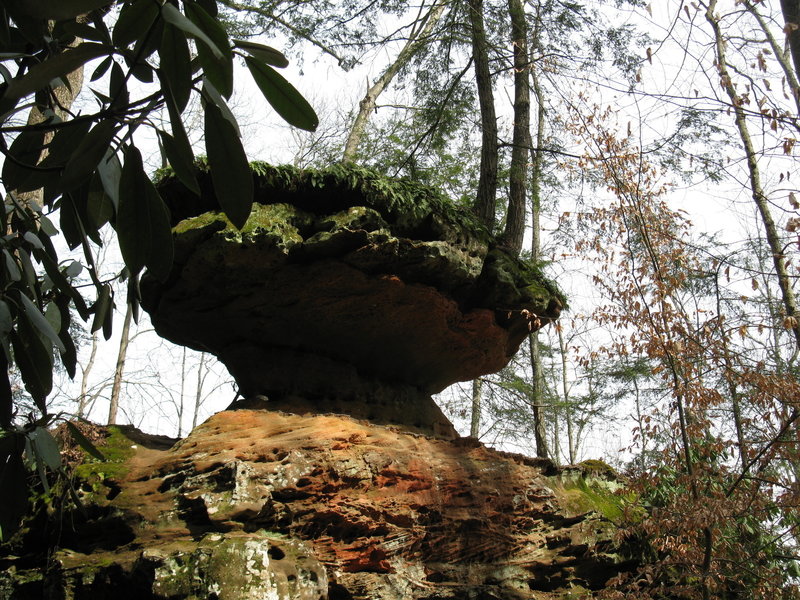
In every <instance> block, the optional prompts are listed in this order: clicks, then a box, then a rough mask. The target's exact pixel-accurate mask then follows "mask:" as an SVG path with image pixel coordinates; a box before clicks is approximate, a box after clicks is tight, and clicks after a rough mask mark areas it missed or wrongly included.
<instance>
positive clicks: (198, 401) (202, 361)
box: [192, 352, 206, 430]
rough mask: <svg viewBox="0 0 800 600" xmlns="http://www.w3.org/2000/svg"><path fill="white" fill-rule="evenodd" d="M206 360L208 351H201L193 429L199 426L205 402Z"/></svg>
mask: <svg viewBox="0 0 800 600" xmlns="http://www.w3.org/2000/svg"><path fill="white" fill-rule="evenodd" d="M205 362H206V353H205V352H201V353H200V364H199V365H197V389H196V390H195V396H194V412H193V414H192V430H194V428H195V427H197V416H198V414H199V413H200V405H201V404H202V403H203V383H204V382H205V379H206V376H205V373H204V372H203V367H204V366H205Z"/></svg>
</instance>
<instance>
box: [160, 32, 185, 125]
mask: <svg viewBox="0 0 800 600" xmlns="http://www.w3.org/2000/svg"><path fill="white" fill-rule="evenodd" d="M158 54H159V56H160V57H161V66H160V67H159V69H160V70H161V71H162V73H163V76H162V77H161V79H162V80H166V81H169V85H170V89H171V90H172V95H173V97H174V98H175V104H176V105H177V107H178V112H181V113H182V112H183V111H184V109H185V108H186V105H187V104H188V103H189V96H190V95H191V92H192V66H191V55H190V54H189V45H188V44H187V43H186V37H185V36H184V35H183V34H181V32H180V31H179V30H178V29H177V28H175V27H173V26H171V25H167V26H166V27H164V34H163V36H162V37H161V48H160V49H159V52H158Z"/></svg>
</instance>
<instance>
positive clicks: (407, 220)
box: [142, 163, 564, 397]
mask: <svg viewBox="0 0 800 600" xmlns="http://www.w3.org/2000/svg"><path fill="white" fill-rule="evenodd" d="M253 177H254V181H255V189H256V193H255V199H254V200H255V202H254V204H253V210H252V213H251V215H250V218H249V219H248V221H247V222H246V223H245V225H244V226H243V227H242V228H241V229H237V228H236V227H234V226H233V225H232V224H231V223H230V222H229V221H228V219H227V218H226V217H225V216H224V214H222V213H221V212H219V203H218V201H217V199H216V197H215V195H214V190H213V185H212V182H211V175H210V174H209V173H208V172H207V171H205V170H203V169H200V171H199V174H198V180H199V183H200V188H201V190H202V193H201V196H200V198H199V200H198V198H197V196H195V195H194V194H192V193H191V192H190V191H189V190H188V189H187V188H185V186H183V184H181V183H180V182H179V181H178V180H177V179H176V178H175V177H174V176H172V175H166V176H163V177H161V179H160V181H159V183H158V185H159V191H160V193H161V195H162V197H163V198H164V199H165V201H166V203H167V205H168V206H169V208H170V211H171V213H172V222H173V232H174V239H175V264H174V267H173V271H172V274H171V276H170V278H169V279H168V280H167V281H166V282H159V281H156V280H155V278H153V277H148V276H145V277H144V278H143V279H142V304H143V306H144V307H145V309H146V310H148V311H149V312H150V313H151V316H152V320H153V324H154V326H155V328H156V330H157V331H158V332H159V333H160V334H161V335H162V336H164V337H166V338H168V339H171V340H172V341H174V342H177V343H180V344H183V345H187V346H190V347H192V348H195V349H198V350H204V351H210V352H212V353H214V354H216V355H217V356H219V357H220V358H221V359H222V360H223V362H225V363H226V365H227V366H228V368H229V369H230V370H231V372H232V374H233V375H234V377H236V379H237V382H238V383H239V384H240V387H241V388H242V389H243V391H245V392H246V393H247V394H251V395H252V394H266V393H268V392H269V393H274V392H276V390H280V391H288V388H291V389H293V390H294V391H297V389H296V388H297V386H300V387H301V388H303V389H302V391H303V392H304V394H305V395H306V396H307V395H308V394H309V393H310V392H312V391H313V395H316V396H319V397H323V396H329V395H330V394H336V395H341V394H342V393H345V392H343V391H342V390H350V392H348V393H350V394H351V395H359V394H360V395H364V393H367V394H371V395H376V394H377V395H381V394H382V393H383V391H385V386H384V384H386V383H388V384H390V385H393V386H396V385H400V386H406V388H407V387H408V386H410V387H411V388H413V389H416V390H419V391H421V392H423V393H425V394H428V393H432V392H436V391H439V390H441V389H443V388H444V387H445V386H446V385H449V384H450V383H453V382H455V381H459V380H466V379H471V378H473V377H476V376H479V375H482V374H485V373H489V372H493V371H496V370H498V369H500V368H502V367H503V366H504V365H505V364H506V363H507V362H508V360H509V359H510V357H511V356H512V355H513V354H514V352H515V351H516V349H517V347H518V346H519V344H520V343H521V341H522V339H524V337H525V336H526V335H527V334H528V332H530V331H532V330H535V329H537V328H538V327H541V326H543V325H544V324H546V323H548V322H549V321H552V320H553V319H555V318H557V317H558V314H559V312H560V310H561V308H562V306H563V304H564V301H563V297H562V296H561V295H560V293H559V292H558V290H557V288H556V286H555V285H554V284H553V283H552V282H550V281H549V280H547V279H546V278H544V277H543V276H542V275H541V273H539V272H538V270H537V269H535V268H533V267H531V266H530V265H527V264H525V263H523V262H522V261H520V260H518V259H517V258H516V257H514V256H511V255H509V254H508V253H506V252H504V251H503V250H502V249H501V248H499V247H497V245H496V243H495V240H494V239H493V238H492V236H491V235H490V234H489V232H488V231H487V230H486V229H485V228H484V227H483V226H482V225H481V224H480V223H479V222H478V221H477V219H476V218H475V217H474V216H473V214H472V213H471V212H470V211H468V210H466V209H464V208H462V207H459V206H456V205H455V204H453V203H452V202H450V201H449V200H448V199H447V198H446V197H444V196H443V195H442V194H441V193H439V192H437V191H436V190H433V189H431V188H428V187H425V186H422V185H419V184H417V183H414V182H411V181H407V180H392V179H389V178H386V177H383V176H380V175H378V174H376V173H374V172H372V171H368V170H365V169H361V168H358V167H354V166H342V165H337V166H334V167H331V168H329V169H324V170H306V171H304V170H299V169H296V168H293V167H272V166H269V165H265V164H262V163H255V164H253ZM287 356H289V357H291V359H286V358H285V357H287ZM309 357H313V358H309ZM266 363H268V364H269V365H271V367H267V366H265V364H266ZM276 365H277V366H276ZM293 365H303V366H302V370H301V371H302V372H297V373H294V372H292V370H293V369H294V368H295V367H293ZM297 368H299V367H297ZM266 371H268V372H269V373H267V374H264V373H265V372H266ZM255 372H258V373H261V374H260V375H258V376H255V375H253V373H255ZM323 373H324V374H323ZM334 373H335V375H334ZM365 378H367V379H370V380H371V381H372V382H373V383H371V384H370V385H369V386H367V388H365V387H364V385H363V382H364V379H365ZM375 382H379V383H377V384H376V383H375ZM376 385H379V387H381V390H383V391H381V392H380V393H378V392H377V391H376V387H375V386H376ZM309 386H310V387H309ZM326 386H328V387H331V389H328V390H326V389H325V388H326ZM367 390H369V391H367ZM401 395H402V396H403V397H408V395H409V391H408V389H404V391H403V392H402V394H401ZM412 395H413V394H412Z"/></svg>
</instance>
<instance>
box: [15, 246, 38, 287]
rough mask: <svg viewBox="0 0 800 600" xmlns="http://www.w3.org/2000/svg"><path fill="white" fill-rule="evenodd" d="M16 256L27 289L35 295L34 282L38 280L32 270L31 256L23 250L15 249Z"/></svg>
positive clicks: (34, 270) (34, 271)
mask: <svg viewBox="0 0 800 600" xmlns="http://www.w3.org/2000/svg"><path fill="white" fill-rule="evenodd" d="M17 256H18V257H19V262H20V264H21V265H22V274H23V275H24V276H25V281H26V283H27V284H28V289H29V290H31V292H33V293H34V294H36V293H37V292H36V282H37V280H38V275H37V274H36V269H34V268H33V262H31V256H30V254H28V252H27V250H25V249H24V248H17Z"/></svg>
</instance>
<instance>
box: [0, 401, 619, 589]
mask: <svg viewBox="0 0 800 600" xmlns="http://www.w3.org/2000/svg"><path fill="white" fill-rule="evenodd" d="M145 441H146V440H145ZM135 446H136V448H135V449H134V450H133V451H132V453H131V455H130V456H129V457H128V458H125V459H123V462H122V463H118V464H116V465H104V464H96V465H94V466H93V467H92V468H93V471H92V472H93V473H103V472H105V471H108V472H114V473H116V475H115V477H113V478H101V479H99V480H97V479H91V478H89V479H86V480H85V481H86V482H87V483H86V484H85V485H84V486H82V488H81V489H82V493H83V495H84V498H85V501H86V503H87V505H88V506H87V508H88V510H89V513H90V514H92V515H95V517H94V518H93V519H90V520H89V521H88V522H87V521H82V520H81V518H80V516H79V515H78V514H77V513H76V514H75V515H70V516H69V518H67V519H65V520H63V521H62V525H60V527H61V529H62V530H63V531H64V532H65V533H68V535H64V536H63V537H62V539H61V543H60V544H59V548H60V549H59V550H58V551H57V552H55V554H54V555H53V556H52V561H51V562H49V563H48V562H47V557H46V556H44V555H36V554H35V552H32V551H30V550H29V551H28V552H27V553H26V552H25V551H20V553H19V555H18V556H17V557H16V558H15V557H11V558H9V557H6V558H5V559H2V560H0V567H1V568H0V572H2V574H0V599H3V600H5V599H11V598H13V599H15V600H17V599H19V600H22V599H28V598H30V599H33V598H35V599H36V600H41V599H48V600H49V599H51V598H52V599H55V598H59V599H60V598H70V599H73V600H83V599H91V600H97V599H98V598H99V599H103V598H114V599H115V600H118V599H126V598H137V599H140V600H147V599H151V598H153V599H155V598H158V599H170V600H183V599H187V600H188V599H193V598H198V599H199V598H219V599H221V600H240V599H241V600H245V599H248V600H249V599H250V598H270V599H275V600H289V599H292V600H306V599H308V600H311V599H313V600H318V599H319V600H325V599H329V600H342V599H351V600H379V599H380V600H423V599H426V600H432V599H442V600H444V599H449V600H456V599H476V600H477V599H481V600H491V599H497V600H500V599H502V600H522V599H527V600H534V599H537V600H543V599H555V598H560V599H563V598H591V597H592V596H593V592H594V591H595V590H598V589H601V588H602V587H603V586H604V584H605V583H606V581H607V580H608V579H609V578H611V577H612V576H614V575H615V574H616V573H618V572H619V571H620V570H623V569H627V568H630V567H631V566H632V565H631V563H630V562H628V561H626V560H625V559H624V558H623V557H622V556H621V555H620V552H619V550H618V549H617V548H616V547H615V545H614V543H613V541H612V540H613V536H614V533H615V532H616V526H615V525H614V524H613V522H612V520H610V519H612V518H615V516H616V514H617V513H618V511H619V507H620V498H619V497H617V496H614V495H613V494H612V493H610V492H609V491H608V489H607V487H606V486H607V484H605V483H604V482H603V481H600V480H595V479H592V478H587V476H586V474H585V472H581V471H578V470H575V469H573V470H568V471H564V472H560V471H559V470H557V469H555V468H554V467H553V466H552V465H551V464H550V463H548V462H546V461H537V460H532V459H525V458H523V457H519V456H511V455H504V454H501V453H498V452H495V451H491V450H488V449H486V448H484V447H483V446H481V445H480V444H479V443H477V442H476V441H474V440H469V439H467V440H459V441H448V440H443V439H439V438H433V437H428V436H424V435H412V434H409V433H407V432H403V431H401V430H399V429H398V428H393V427H386V426H379V425H374V424H371V423H369V422H367V421H358V420H355V419H353V418H351V417H347V416H337V415H316V416H309V417H301V416H297V415H292V414H286V413H282V412H269V411H263V410H232V411H224V412H222V413H219V414H217V415H215V416H214V417H212V418H211V419H209V420H208V421H207V422H206V423H204V424H203V425H201V426H200V427H198V428H197V429H196V430H195V431H194V432H192V434H191V435H190V436H189V437H188V438H186V439H184V440H182V441H180V442H179V443H177V444H176V445H175V446H173V447H172V448H171V449H168V450H164V449H162V448H161V447H154V448H152V449H151V448H147V447H145V446H144V445H143V444H142V438H139V441H138V442H137V443H136V444H135ZM90 479H91V481H92V482H93V483H91V484H90V483H89V480H90ZM112 516H113V519H114V520H115V522H116V526H115V528H114V529H113V530H112V529H110V528H109V533H108V535H106V536H105V538H99V537H97V536H96V535H94V534H93V533H92V532H93V531H96V530H97V522H101V523H104V524H105V526H106V527H107V526H108V523H109V520H108V519H109V518H110V517H112ZM101 517H104V518H105V520H102V518H101ZM95 521H97V522H95ZM71 527H75V528H76V529H75V531H74V532H70V528H71ZM113 531H118V532H121V531H125V532H126V533H125V535H121V534H114V533H113ZM37 535H38V534H37ZM44 566H47V567H48V569H47V570H44V569H43V567H44ZM22 582H27V583H22Z"/></svg>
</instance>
